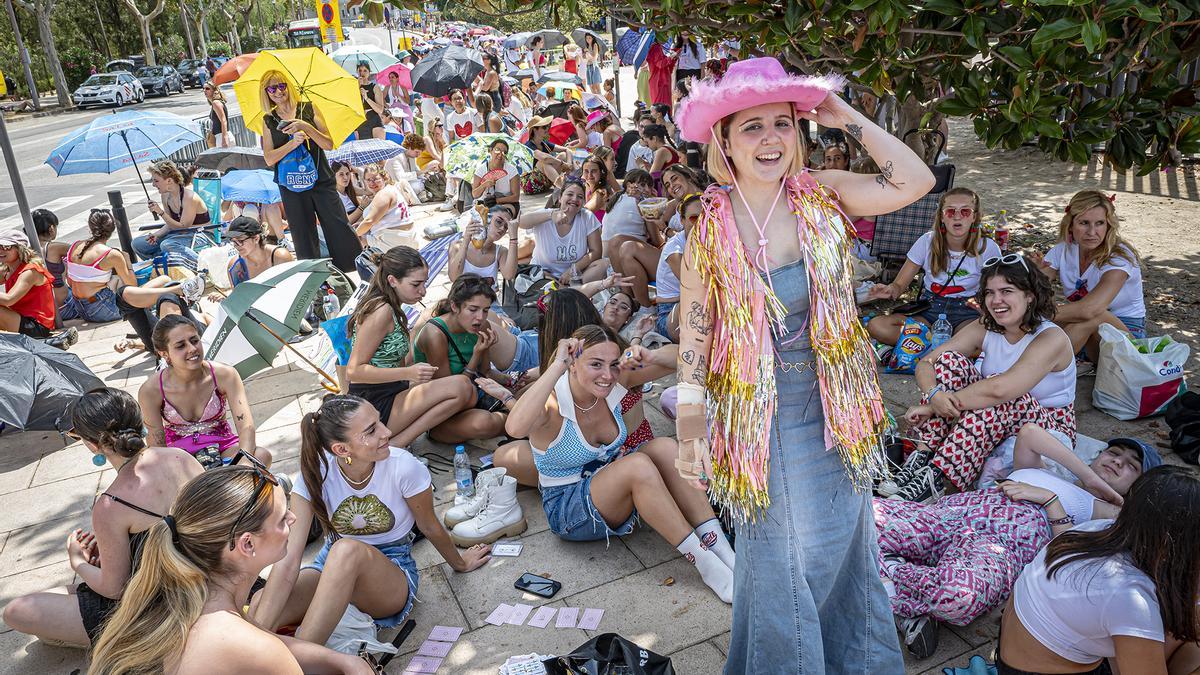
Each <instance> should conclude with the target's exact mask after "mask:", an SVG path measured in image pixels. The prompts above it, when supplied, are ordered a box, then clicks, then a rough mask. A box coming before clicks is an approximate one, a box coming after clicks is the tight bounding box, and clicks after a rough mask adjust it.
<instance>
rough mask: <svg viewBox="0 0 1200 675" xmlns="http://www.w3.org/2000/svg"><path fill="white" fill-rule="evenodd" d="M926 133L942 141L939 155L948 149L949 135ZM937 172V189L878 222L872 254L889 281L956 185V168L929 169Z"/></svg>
mask: <svg viewBox="0 0 1200 675" xmlns="http://www.w3.org/2000/svg"><path fill="white" fill-rule="evenodd" d="M916 132H917V130H916V129H911V130H909V131H908V133H906V134H904V138H906V139H907V138H908V136H909V135H910V134H913V133H916ZM923 133H929V134H936V135H937V136H939V137H940V138H941V143H940V145H939V147H938V155H940V154H941V153H942V150H944V149H945V148H946V136H945V135H944V134H942V132H940V131H937V130H926V131H924V132H923ZM929 169H930V171H932V172H933V177H934V184H933V189H931V190H930V191H929V193H928V194H926V195H925V196H924V197H921V198H920V199H918V200H917V201H915V202H913V203H912V204H909V205H908V206H906V207H904V208H902V209H900V210H898V211H893V212H891V213H885V214H883V215H881V216H879V217H877V218H876V219H875V238H874V239H873V240H872V241H871V255H872V256H874V257H875V258H876V259H878V260H879V261H880V262H882V263H883V276H884V280H885V281H890V280H891V279H892V278H894V277H895V275H896V273H897V272H898V271H899V270H900V267H901V266H902V265H903V264H904V259H905V256H906V255H907V254H908V249H910V248H912V245H913V244H914V243H915V242H916V241H917V239H919V238H920V237H921V235H922V234H925V233H926V232H928V231H929V228H930V226H932V225H933V219H934V216H936V215H937V208H938V202H939V201H940V200H941V197H942V193H943V192H945V191H946V190H949V189H950V188H951V187H953V186H954V165H953V164H948V163H947V164H933V165H930V167H929Z"/></svg>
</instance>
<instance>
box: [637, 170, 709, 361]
mask: <svg viewBox="0 0 1200 675" xmlns="http://www.w3.org/2000/svg"><path fill="white" fill-rule="evenodd" d="M700 196H701V195H700V193H692V194H690V195H687V196H686V197H684V198H683V201H681V202H679V217H680V220H681V221H682V222H683V229H682V230H680V231H679V232H677V233H675V236H673V237H671V238H670V239H669V240H667V243H666V244H665V245H663V248H662V254H661V255H660V256H659V259H658V269H657V270H656V271H655V274H654V277H655V279H656V285H655V296H654V304H655V308H656V313H657V316H658V319H657V320H656V322H655V324H654V330H655V331H656V332H657V333H658V334H659V335H662V336H663V337H666V338H668V339H670V340H671V341H672V342H678V341H679V268H680V266H681V265H682V264H683V248H684V245H685V244H686V243H687V237H688V234H689V233H690V232H691V231H692V228H693V227H695V225H696V223H697V222H699V220H700V217H701V216H702V215H703V211H704V205H703V204H702V203H701V201H700ZM641 271H642V270H637V269H636V268H635V271H634V278H635V280H634V282H633V283H634V285H635V287H636V286H637V285H638V284H639V283H640V282H642V281H643V279H642V277H641V276H640V275H639V272H641Z"/></svg>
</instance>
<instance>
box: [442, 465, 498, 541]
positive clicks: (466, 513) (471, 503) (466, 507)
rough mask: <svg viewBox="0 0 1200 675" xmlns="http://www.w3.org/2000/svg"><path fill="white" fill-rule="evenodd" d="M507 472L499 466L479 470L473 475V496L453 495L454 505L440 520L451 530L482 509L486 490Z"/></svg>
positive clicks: (485, 499)
mask: <svg viewBox="0 0 1200 675" xmlns="http://www.w3.org/2000/svg"><path fill="white" fill-rule="evenodd" d="M507 472H508V470H507V469H502V468H499V467H496V468H492V469H486V470H484V471H480V472H479V474H478V475H476V476H475V494H474V496H471V497H463V496H462V495H455V497H454V506H451V507H450V508H449V509H447V510H446V513H444V514H443V515H442V522H443V523H445V524H446V529H448V530H453V529H454V526H455V525H457V524H459V523H461V522H463V521H464V520H470V519H472V518H474V517H475V515H476V514H478V513H479V512H480V511H481V510H483V505H484V504H485V503H487V491H488V490H489V489H491V488H492V487H494V486H495V485H498V484H499V483H500V479H502V478H504V474H505V473H507Z"/></svg>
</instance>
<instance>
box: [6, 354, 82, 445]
mask: <svg viewBox="0 0 1200 675" xmlns="http://www.w3.org/2000/svg"><path fill="white" fill-rule="evenodd" d="M103 386H104V383H103V382H101V381H100V379H99V378H98V377H96V375H95V374H94V373H92V371H91V370H89V369H88V367H87V366H85V365H83V361H80V360H79V357H78V356H76V355H74V354H71V353H70V352H64V351H63V350H61V349H57V348H55V347H51V346H50V345H48V344H46V343H45V342H43V341H41V340H34V339H32V338H30V337H29V336H27V335H18V334H16V333H3V334H0V422H3V423H5V424H7V425H9V426H11V427H14V428H16V429H22V430H25V431H29V430H34V429H37V430H41V431H68V430H70V428H71V426H72V425H71V418H70V413H69V411H70V407H71V404H73V403H74V402H75V401H76V400H77V399H78V398H79V397H80V396H82V395H83V394H84V392H87V391H90V390H92V389H95V388H97V387H103Z"/></svg>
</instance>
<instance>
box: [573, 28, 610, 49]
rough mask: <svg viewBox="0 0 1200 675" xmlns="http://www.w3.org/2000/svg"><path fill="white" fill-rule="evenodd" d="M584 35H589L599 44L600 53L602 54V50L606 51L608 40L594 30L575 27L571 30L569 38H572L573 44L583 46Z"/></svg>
mask: <svg viewBox="0 0 1200 675" xmlns="http://www.w3.org/2000/svg"><path fill="white" fill-rule="evenodd" d="M585 35H591V36H592V39H593V40H595V41H596V42H598V43H599V44H600V53H602V54H603V53H604V52H606V51H608V42H607V41H606V40H605V39H604V38H603V37H600V34H599V33H597V32H596V31H594V30H588V29H586V28H576V29H575V30H573V31H571V39H572V40H574V41H575V44H577V45H579V46H580V47H583V45H584V44H585V42H586V41H585V40H584V39H583V38H584V36H585Z"/></svg>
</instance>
